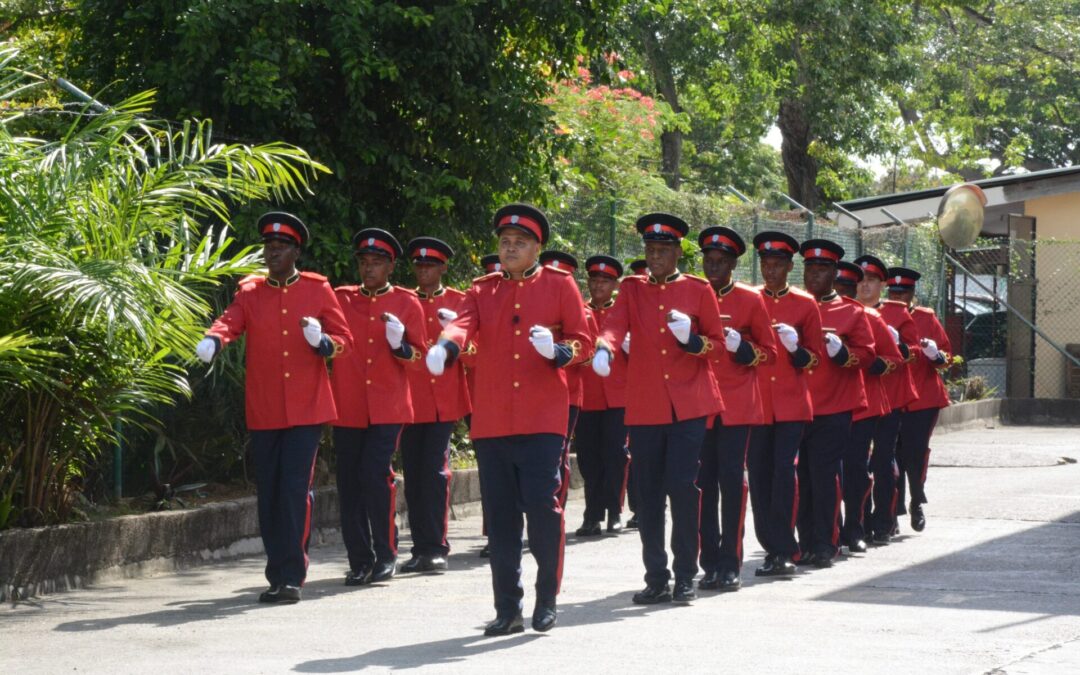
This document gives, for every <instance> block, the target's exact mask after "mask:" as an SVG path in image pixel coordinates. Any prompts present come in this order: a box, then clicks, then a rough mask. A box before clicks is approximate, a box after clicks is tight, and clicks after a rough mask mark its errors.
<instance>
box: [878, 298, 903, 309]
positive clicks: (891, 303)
mask: <svg viewBox="0 0 1080 675" xmlns="http://www.w3.org/2000/svg"><path fill="white" fill-rule="evenodd" d="M881 304H883V305H896V306H897V307H903V308H905V309H906V308H907V305H906V304H904V303H902V302H900V301H899V300H887V299H886V300H882V301H881Z"/></svg>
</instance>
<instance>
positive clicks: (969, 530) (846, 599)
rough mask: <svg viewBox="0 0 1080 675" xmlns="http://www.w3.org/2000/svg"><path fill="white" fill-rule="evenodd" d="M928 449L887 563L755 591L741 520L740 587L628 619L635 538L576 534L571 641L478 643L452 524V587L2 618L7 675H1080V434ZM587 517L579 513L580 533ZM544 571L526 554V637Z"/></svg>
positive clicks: (129, 587) (256, 575)
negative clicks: (410, 674)
mask: <svg viewBox="0 0 1080 675" xmlns="http://www.w3.org/2000/svg"><path fill="white" fill-rule="evenodd" d="M933 448H934V452H933V455H932V457H933V461H932V464H933V466H932V468H931V472H930V477H929V482H928V486H927V490H928V496H929V499H930V501H931V503H930V504H929V505H928V507H927V517H928V520H929V525H928V527H927V529H926V530H925V531H924V532H922V533H913V532H912V531H911V529H910V527H909V526H908V525H907V523H902V528H901V529H902V531H903V534H902V536H901V537H900V541H897V542H895V543H893V544H891V545H889V546H887V547H884V548H880V549H872V550H871V551H870V552H869V553H867V554H865V555H861V556H854V557H846V558H844V559H841V560H840V561H839V562H838V563H837V564H836V565H835V566H834V567H833V568H831V569H827V570H813V571H806V572H800V574H799V575H798V576H797V577H796V578H795V579H794V580H790V581H787V580H778V581H765V580H760V579H755V577H754V575H753V570H754V569H755V568H756V567H758V566H759V565H760V564H761V558H762V552H761V550H760V548H759V546H758V545H757V541H756V539H755V538H754V534H753V531H752V520H751V518H750V516H749V514H748V515H747V530H748V531H747V536H746V551H747V561H746V566H745V568H744V575H743V579H744V584H745V585H744V588H743V589H742V590H741V591H740V592H738V593H732V594H724V595H716V594H702V595H701V596H700V598H699V599H698V600H697V601H696V602H695V603H694V604H693V605H691V606H689V607H675V606H670V605H669V606H662V607H652V608H645V607H637V606H634V605H633V604H632V603H631V602H630V597H631V595H632V594H633V593H634V592H635V591H637V590H639V589H640V588H641V586H642V585H643V584H642V573H643V570H642V567H641V556H640V542H639V540H638V538H637V535H636V533H635V532H633V531H631V532H627V533H624V534H622V535H618V536H605V537H603V538H601V539H598V540H597V539H591V540H578V539H576V538H575V537H574V536H573V535H572V534H570V535H568V537H567V554H566V565H565V578H564V585H563V592H562V595H561V596H560V598H559V600H560V615H559V625H558V626H557V627H556V628H555V629H554V630H553V631H551V632H550V633H547V634H537V633H534V632H532V631H530V630H526V632H525V633H524V634H521V635H516V636H510V637H505V638H484V637H483V636H482V635H481V632H480V631H481V628H482V626H483V624H484V622H485V621H487V620H490V619H491V618H493V616H494V612H493V610H492V607H491V595H490V594H491V591H490V576H489V572H488V570H487V567H486V564H485V562H484V561H483V560H481V559H479V558H477V557H476V552H477V550H479V548H480V546H481V545H482V541H481V537H480V519H479V515H478V514H477V513H475V512H472V513H468V512H459V514H458V515H459V516H461V517H460V519H459V520H456V521H453V522H452V523H451V529H452V544H453V545H454V547H455V553H454V555H453V556H452V557H451V566H452V569H451V571H450V572H448V573H446V574H442V575H433V576H411V577H406V576H399V577H397V578H395V579H393V580H392V581H390V582H388V583H385V584H380V585H376V586H370V587H365V588H360V589H352V588H346V587H344V586H343V585H342V578H343V573H344V571H345V568H346V563H345V557H344V551H343V549H342V548H341V547H339V546H325V547H320V548H317V549H313V550H312V556H311V557H312V565H311V569H310V573H309V581H308V584H307V586H306V588H305V589H304V601H303V602H301V603H300V604H298V605H294V606H281V607H279V606H266V605H258V604H256V603H255V602H254V600H255V596H256V595H257V594H258V592H259V591H261V590H262V589H263V587H264V580H263V577H262V565H263V561H262V559H261V558H248V559H243V560H239V561H235V562H229V563H221V564H215V565H209V566H206V567H200V568H197V569H194V570H190V571H186V572H183V573H176V574H167V575H160V576H155V577H150V578H140V579H130V580H124V581H120V582H114V583H108V584H103V585H101V586H98V587H95V588H91V589H86V590H80V591H73V592H68V593H61V594H56V595H50V596H45V597H43V598H41V599H38V600H36V601H33V602H24V603H20V604H18V605H15V606H8V607H5V608H3V609H0V672H2V673H25V672H50V673H55V672H62V671H63V672H73V671H82V672H108V673H128V672H144V673H145V672H155V671H161V670H169V671H174V670H175V671H180V670H183V671H187V672H230V673H235V672H288V671H292V672H303V673H343V672H351V671H360V670H367V671H385V670H407V669H421V668H422V669H424V671H425V672H427V671H443V672H464V671H469V672H501V673H505V672H538V671H549V672H586V671H593V672H610V671H612V670H614V669H618V670H619V671H621V672H623V673H631V672H653V673H655V672H752V673H818V672H824V671H829V672H831V673H836V672H859V673H877V672H882V673H884V672H888V673H892V674H894V675H895V673H897V672H915V673H1010V674H1020V673H1076V672H1080V466H1078V465H1077V464H1076V463H1072V462H1070V461H1069V460H1065V459H1062V458H1080V428H1030V427H1029V428H1024V427H1003V428H998V429H978V430H972V431H963V432H954V433H951V434H945V435H940V436H939V437H937V438H935V440H934V443H933ZM582 506H583V504H582V501H581V498H580V493H578V494H573V495H572V498H571V502H570V506H569V513H568V516H567V529H568V530H570V531H572V530H573V529H575V528H576V527H577V526H578V524H579V523H580V519H581V511H582ZM466 511H469V510H466ZM472 511H475V510H472ZM407 538H408V532H407V531H403V533H402V540H403V546H402V548H403V550H405V551H407ZM533 570H534V567H533V564H532V560H531V558H529V557H528V555H526V559H525V574H526V622H527V621H528V613H529V612H530V610H531V607H532V601H533V596H532V592H531V590H532V589H531V579H532V574H533Z"/></svg>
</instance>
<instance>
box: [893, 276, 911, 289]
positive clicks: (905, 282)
mask: <svg viewBox="0 0 1080 675" xmlns="http://www.w3.org/2000/svg"><path fill="white" fill-rule="evenodd" d="M889 283H890V285H892V286H906V287H910V288H915V280H914V279H912V278H911V277H905V276H902V275H900V274H897V275H896V276H894V277H893V278H892V279H890V280H889Z"/></svg>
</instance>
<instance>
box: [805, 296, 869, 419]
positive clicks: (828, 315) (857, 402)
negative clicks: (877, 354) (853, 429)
mask: <svg viewBox="0 0 1080 675" xmlns="http://www.w3.org/2000/svg"><path fill="white" fill-rule="evenodd" d="M818 309H819V310H820V312H821V330H822V334H823V335H822V337H824V333H834V334H836V336H837V337H839V338H840V340H841V341H842V342H843V347H841V349H840V352H839V353H838V354H837V355H836V356H834V357H830V356H829V355H828V352H827V351H826V350H825V345H824V340H823V341H822V347H821V353H820V354H819V355H818V358H819V362H818V364H817V365H816V366H814V367H812V368H807V369H806V376H807V382H808V383H809V385H810V398H811V400H812V401H813V402H814V416H815V417H817V416H818V415H832V414H835V413H840V412H848V411H851V412H854V411H856V410H860V409H862V408H865V407H866V387H865V385H864V384H863V370H865V369H866V368H869V367H870V366H871V365H872V364H873V362H874V336H873V334H872V333H871V332H870V323H869V322H868V321H867V320H866V311H865V309H863V306H862V305H861V304H860V303H859V302H858V301H857V300H852V299H851V298H844V297H841V296H839V295H837V294H836V293H835V292H832V293H829V294H828V295H826V296H825V297H823V298H822V299H821V300H820V301H818Z"/></svg>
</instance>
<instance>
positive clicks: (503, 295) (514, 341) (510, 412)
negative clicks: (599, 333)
mask: <svg viewBox="0 0 1080 675" xmlns="http://www.w3.org/2000/svg"><path fill="white" fill-rule="evenodd" d="M583 304H584V303H583V301H582V299H581V292H580V291H579V290H578V287H577V284H576V283H574V279H573V277H571V276H570V274H569V272H565V271H563V270H560V269H552V268H545V267H540V266H539V265H536V266H534V267H533V268H531V269H530V270H528V271H527V272H526V276H525V277H524V278H522V279H511V278H510V275H509V274H508V273H504V272H493V273H491V274H488V275H486V276H483V277H480V278H478V279H476V281H475V282H474V283H473V286H472V288H470V289H469V290H468V292H466V293H465V302H464V303H463V304H462V307H461V312H460V313H459V315H458V318H457V319H456V320H455V321H453V322H452V323H451V324H450V325H449V326H447V327H446V328H445V329H444V330H443V333H442V336H441V337H442V338H445V339H448V340H451V341H453V342H454V344H455V345H457V348H458V349H459V350H463V349H464V348H465V346H466V345H468V344H470V343H472V342H474V341H475V344H476V347H477V349H476V355H475V358H474V360H475V365H476V368H475V371H476V388H475V390H474V394H475V395H474V397H473V415H472V429H471V434H472V437H473V438H474V439H475V438H494V437H500V436H516V435H521V434H558V435H559V436H565V435H566V426H567V422H568V419H569V403H570V398H569V391H568V387H567V383H566V368H568V367H573V366H574V365H575V364H578V363H581V362H582V361H585V360H587V359H589V358H590V357H591V355H592V350H591V349H590V348H589V347H590V346H589V344H588V342H587V340H588V336H589V329H588V325H587V322H586V319H585V309H584V307H583ZM536 325H540V326H544V327H546V328H548V329H549V330H550V331H551V332H552V334H553V335H554V336H555V341H556V343H557V344H558V345H559V347H558V349H557V354H563V355H564V356H561V357H560V358H559V360H560V361H561V360H562V359H563V358H565V361H562V362H561V363H557V362H556V361H552V360H551V359H547V358H544V357H543V356H541V355H540V354H539V353H538V352H537V351H536V349H535V348H534V347H533V346H532V343H531V342H529V330H530V329H531V328H532V327H533V326H536ZM560 365H561V366H562V367H560Z"/></svg>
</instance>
